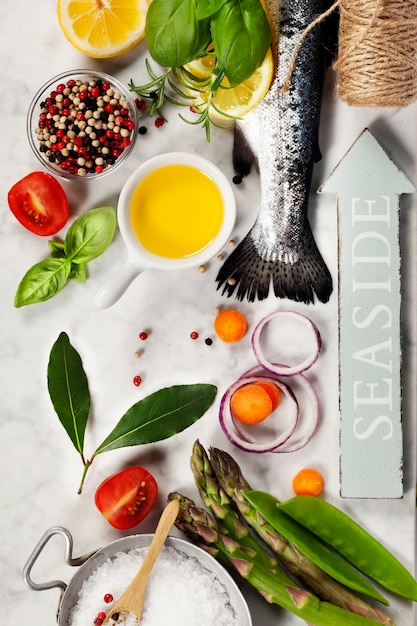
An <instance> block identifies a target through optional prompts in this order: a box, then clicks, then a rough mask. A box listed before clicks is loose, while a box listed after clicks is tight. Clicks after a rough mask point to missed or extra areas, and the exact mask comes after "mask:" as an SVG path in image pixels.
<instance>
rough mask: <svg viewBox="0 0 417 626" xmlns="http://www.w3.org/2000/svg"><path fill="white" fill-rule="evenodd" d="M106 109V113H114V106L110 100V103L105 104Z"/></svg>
mask: <svg viewBox="0 0 417 626" xmlns="http://www.w3.org/2000/svg"><path fill="white" fill-rule="evenodd" d="M104 110H105V111H106V113H113V111H114V106H113V105H112V104H110V103H109V102H108V103H107V104H106V105H105V107H104Z"/></svg>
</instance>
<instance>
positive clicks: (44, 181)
mask: <svg viewBox="0 0 417 626" xmlns="http://www.w3.org/2000/svg"><path fill="white" fill-rule="evenodd" d="M8 201H9V207H10V210H11V211H12V213H13V215H14V216H15V217H16V218H17V219H18V220H19V222H20V223H21V224H22V225H23V226H24V227H25V228H27V229H28V230H30V231H31V232H32V233H35V234H36V235H45V236H48V235H55V233H57V232H58V231H59V230H61V228H63V227H64V226H65V224H66V223H67V221H68V217H69V206H68V199H67V196H66V194H65V191H64V189H63V188H62V186H61V184H60V183H59V182H58V181H57V179H56V178H54V177H53V176H51V174H47V173H46V172H32V173H31V174H28V175H27V176H25V177H24V178H22V179H21V180H19V181H18V182H17V183H16V184H15V185H13V187H12V188H11V189H10V191H9V194H8Z"/></svg>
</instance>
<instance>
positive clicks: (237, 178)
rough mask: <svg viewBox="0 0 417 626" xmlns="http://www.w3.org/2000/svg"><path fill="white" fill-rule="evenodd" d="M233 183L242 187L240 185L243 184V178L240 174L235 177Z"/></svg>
mask: <svg viewBox="0 0 417 626" xmlns="http://www.w3.org/2000/svg"><path fill="white" fill-rule="evenodd" d="M232 181H233V183H234V184H235V185H240V183H241V182H242V177H241V176H240V175H239V174H235V176H233V178H232Z"/></svg>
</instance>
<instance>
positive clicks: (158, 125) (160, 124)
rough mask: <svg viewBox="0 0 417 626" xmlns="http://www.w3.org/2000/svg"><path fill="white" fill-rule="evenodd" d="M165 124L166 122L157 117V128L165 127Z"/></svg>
mask: <svg viewBox="0 0 417 626" xmlns="http://www.w3.org/2000/svg"><path fill="white" fill-rule="evenodd" d="M164 124H165V121H164V120H163V119H162V117H157V118H156V120H155V126H156V127H157V128H161V126H163V125H164Z"/></svg>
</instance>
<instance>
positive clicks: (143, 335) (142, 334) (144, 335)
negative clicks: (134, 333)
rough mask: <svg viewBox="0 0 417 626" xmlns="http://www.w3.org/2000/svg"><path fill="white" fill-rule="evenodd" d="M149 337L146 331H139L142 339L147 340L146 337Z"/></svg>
mask: <svg viewBox="0 0 417 626" xmlns="http://www.w3.org/2000/svg"><path fill="white" fill-rule="evenodd" d="M147 338H148V333H147V332H146V331H144V330H143V331H142V332H141V333H139V339H141V340H142V341H146V339H147Z"/></svg>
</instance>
